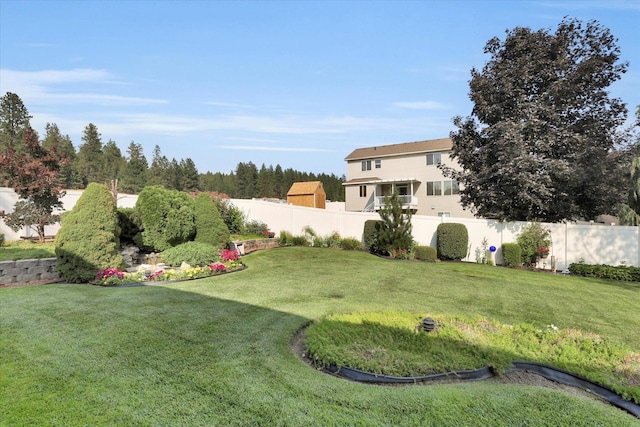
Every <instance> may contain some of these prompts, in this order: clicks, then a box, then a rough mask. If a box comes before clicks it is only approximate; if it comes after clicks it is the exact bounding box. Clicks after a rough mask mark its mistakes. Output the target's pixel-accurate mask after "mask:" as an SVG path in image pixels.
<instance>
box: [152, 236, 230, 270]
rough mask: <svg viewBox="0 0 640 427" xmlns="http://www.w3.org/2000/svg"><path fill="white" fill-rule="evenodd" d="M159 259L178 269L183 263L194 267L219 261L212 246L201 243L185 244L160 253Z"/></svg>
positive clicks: (214, 247)
mask: <svg viewBox="0 0 640 427" xmlns="http://www.w3.org/2000/svg"><path fill="white" fill-rule="evenodd" d="M160 259H161V260H162V262H164V263H165V264H167V265H170V266H173V267H179V266H180V265H181V264H182V263H183V262H186V263H187V264H189V265H190V266H192V267H195V266H197V265H198V266H205V265H209V264H212V263H214V262H216V261H220V253H219V250H218V248H217V247H216V246H214V245H210V244H208V243H203V242H187V243H183V244H181V245H178V246H174V247H172V248H169V249H167V250H165V251H163V252H161V253H160Z"/></svg>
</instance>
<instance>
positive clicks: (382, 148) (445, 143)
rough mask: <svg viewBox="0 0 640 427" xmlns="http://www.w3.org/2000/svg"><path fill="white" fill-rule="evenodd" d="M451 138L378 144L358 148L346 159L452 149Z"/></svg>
mask: <svg viewBox="0 0 640 427" xmlns="http://www.w3.org/2000/svg"><path fill="white" fill-rule="evenodd" d="M452 147H453V142H452V141H451V138H440V139H429V140H426V141H416V142H405V143H402V144H391V145H378V146H377V147H366V148H356V149H355V150H353V151H352V152H351V154H349V155H348V156H347V157H345V160H347V161H349V160H362V159H373V158H379V157H390V156H397V155H401V154H418V153H428V152H431V151H439V150H451V148H452Z"/></svg>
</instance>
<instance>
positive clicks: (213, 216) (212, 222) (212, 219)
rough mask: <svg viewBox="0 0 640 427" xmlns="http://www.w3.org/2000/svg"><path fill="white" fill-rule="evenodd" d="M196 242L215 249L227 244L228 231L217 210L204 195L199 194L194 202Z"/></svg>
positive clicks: (209, 198)
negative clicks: (206, 244)
mask: <svg viewBox="0 0 640 427" xmlns="http://www.w3.org/2000/svg"><path fill="white" fill-rule="evenodd" d="M195 225H196V238H195V241H196V242H200V243H208V244H210V245H213V246H216V247H222V246H225V245H226V244H227V243H228V242H229V236H230V235H229V229H228V228H227V226H226V225H225V223H224V221H223V220H222V216H220V212H218V208H216V205H215V204H214V203H213V200H211V197H209V195H208V194H206V193H200V194H199V195H198V198H197V199H196V201H195Z"/></svg>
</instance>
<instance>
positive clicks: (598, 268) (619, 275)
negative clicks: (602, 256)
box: [569, 262, 640, 282]
mask: <svg viewBox="0 0 640 427" xmlns="http://www.w3.org/2000/svg"><path fill="white" fill-rule="evenodd" d="M569 272H570V273H571V274H574V275H576V276H585V277H595V278H598V279H611V280H621V281H626V282H640V267H634V266H626V265H618V266H612V265H605V264H585V263H584V262H578V263H573V264H570V265H569Z"/></svg>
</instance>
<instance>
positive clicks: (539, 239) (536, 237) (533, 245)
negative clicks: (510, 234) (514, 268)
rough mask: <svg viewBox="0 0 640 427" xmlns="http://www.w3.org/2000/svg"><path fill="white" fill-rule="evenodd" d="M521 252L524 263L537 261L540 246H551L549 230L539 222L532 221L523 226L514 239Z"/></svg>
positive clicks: (528, 263)
mask: <svg viewBox="0 0 640 427" xmlns="http://www.w3.org/2000/svg"><path fill="white" fill-rule="evenodd" d="M516 241H517V242H518V245H519V246H520V251H521V253H522V262H523V263H525V265H531V263H534V262H537V261H538V258H539V256H540V255H539V252H540V249H542V248H547V249H548V248H549V246H551V231H550V230H549V229H548V228H544V227H543V226H542V224H540V223H539V222H532V223H530V224H528V225H527V226H525V227H524V228H523V229H522V231H521V232H520V234H518V237H517V239H516Z"/></svg>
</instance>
